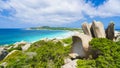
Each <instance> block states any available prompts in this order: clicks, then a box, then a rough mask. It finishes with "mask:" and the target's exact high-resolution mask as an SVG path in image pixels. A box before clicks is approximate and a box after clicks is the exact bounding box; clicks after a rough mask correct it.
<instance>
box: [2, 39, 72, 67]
mask: <svg viewBox="0 0 120 68" xmlns="http://www.w3.org/2000/svg"><path fill="white" fill-rule="evenodd" d="M66 41H67V40H66ZM70 48H71V46H66V47H64V46H63V44H62V43H61V42H56V43H55V42H53V41H44V40H40V41H37V42H35V43H33V44H32V45H31V47H30V48H29V49H28V50H27V51H25V52H22V51H16V52H15V53H13V54H11V55H10V56H9V57H7V58H6V59H4V60H2V61H1V63H3V62H7V63H8V64H7V68H61V65H63V64H64V58H65V57H68V53H69V52H70ZM13 50H14V49H13ZM11 51H12V49H11ZM27 52H33V53H36V54H37V55H36V56H33V57H32V58H31V55H27V54H26V53H27Z"/></svg>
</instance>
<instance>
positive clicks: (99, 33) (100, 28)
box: [91, 21, 106, 38]
mask: <svg viewBox="0 0 120 68" xmlns="http://www.w3.org/2000/svg"><path fill="white" fill-rule="evenodd" d="M91 33H92V36H93V37H95V38H105V37H106V34H105V30H104V25H103V24H102V23H101V22H96V21H93V23H92V26H91Z"/></svg>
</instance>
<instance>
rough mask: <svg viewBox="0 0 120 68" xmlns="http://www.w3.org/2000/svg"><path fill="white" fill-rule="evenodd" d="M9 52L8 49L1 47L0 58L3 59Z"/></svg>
mask: <svg viewBox="0 0 120 68" xmlns="http://www.w3.org/2000/svg"><path fill="white" fill-rule="evenodd" d="M7 54H8V52H7V50H5V49H4V48H0V60H3V59H4V58H5V56H6V55H7Z"/></svg>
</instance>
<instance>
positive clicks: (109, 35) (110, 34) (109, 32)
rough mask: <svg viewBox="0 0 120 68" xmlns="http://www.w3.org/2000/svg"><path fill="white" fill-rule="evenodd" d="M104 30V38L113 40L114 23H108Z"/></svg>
mask: <svg viewBox="0 0 120 68" xmlns="http://www.w3.org/2000/svg"><path fill="white" fill-rule="evenodd" d="M105 32H106V38H108V39H110V40H113V39H114V38H115V31H114V23H110V24H109V26H108V27H107V29H106V31H105Z"/></svg>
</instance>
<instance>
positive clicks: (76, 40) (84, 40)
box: [69, 34, 92, 58]
mask: <svg viewBox="0 0 120 68" xmlns="http://www.w3.org/2000/svg"><path fill="white" fill-rule="evenodd" d="M91 39H92V37H91V36H88V35H85V34H77V35H75V36H73V37H72V40H73V43H72V49H71V53H70V54H69V56H71V58H77V57H79V58H83V57H86V58H87V57H88V53H89V52H88V51H89V41H91Z"/></svg>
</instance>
